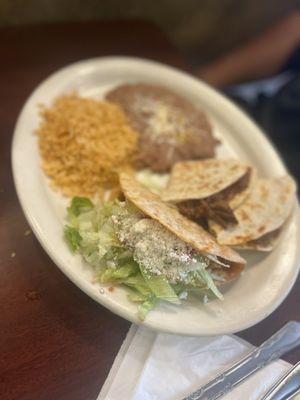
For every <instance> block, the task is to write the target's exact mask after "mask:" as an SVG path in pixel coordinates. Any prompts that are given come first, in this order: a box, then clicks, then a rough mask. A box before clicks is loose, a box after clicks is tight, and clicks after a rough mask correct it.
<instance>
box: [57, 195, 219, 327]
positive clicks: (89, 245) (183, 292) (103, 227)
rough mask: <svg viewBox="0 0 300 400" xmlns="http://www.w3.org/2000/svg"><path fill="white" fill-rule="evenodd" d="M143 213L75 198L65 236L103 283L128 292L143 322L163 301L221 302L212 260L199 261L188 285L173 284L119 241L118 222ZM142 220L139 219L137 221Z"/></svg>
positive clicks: (125, 206) (122, 205)
mask: <svg viewBox="0 0 300 400" xmlns="http://www.w3.org/2000/svg"><path fill="white" fill-rule="evenodd" d="M138 213H139V211H138V210H137V209H136V208H135V207H134V206H133V205H131V204H128V203H122V202H119V201H114V202H109V203H106V204H105V205H104V206H102V207H101V208H99V207H95V206H94V204H93V203H92V202H91V201H90V200H89V199H87V198H84V197H74V198H73V200H72V202H71V205H70V207H68V224H67V225H66V226H65V229H64V235H65V238H66V241H67V242H68V244H69V246H70V249H71V250H72V252H79V253H80V254H81V255H82V256H83V258H84V259H85V260H86V261H87V262H88V263H89V264H90V265H92V266H93V267H94V268H95V273H96V277H97V279H98V280H99V282H101V283H110V284H112V283H115V284H123V285H125V286H126V287H127V288H128V291H129V294H128V298H129V299H130V300H131V301H133V302H136V303H139V306H138V316H139V318H140V319H141V320H143V319H144V318H145V316H146V314H147V313H148V312H149V311H150V310H151V309H152V308H153V307H155V305H156V304H157V303H158V301H160V300H165V301H168V302H171V303H175V304H180V303H181V299H185V298H186V297H187V293H188V292H199V293H201V295H202V296H206V293H207V292H210V293H212V294H213V295H214V296H216V297H218V298H220V299H221V298H222V294H221V293H220V292H219V290H218V289H217V287H216V285H215V284H214V281H213V279H212V277H211V275H210V273H209V271H208V270H207V267H208V265H209V260H208V259H207V258H206V257H202V256H199V257H198V258H197V268H196V269H195V270H194V271H191V273H190V274H189V275H188V280H187V281H185V283H178V284H174V283H172V284H171V283H170V282H169V281H168V279H167V277H166V276H164V275H152V274H150V273H149V271H147V270H146V269H145V268H144V267H143V266H142V265H140V264H138V263H137V262H136V261H135V260H134V257H133V249H130V248H126V246H124V244H122V243H121V242H120V241H119V238H118V235H117V232H116V225H115V223H114V218H115V217H116V216H118V217H119V218H121V219H122V218H123V217H124V216H125V217H126V216H127V217H128V215H131V216H134V218H133V221H134V220H135V217H136V215H138ZM137 220H139V219H137Z"/></svg>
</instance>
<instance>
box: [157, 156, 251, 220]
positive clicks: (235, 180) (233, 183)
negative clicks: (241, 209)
mask: <svg viewBox="0 0 300 400" xmlns="http://www.w3.org/2000/svg"><path fill="white" fill-rule="evenodd" d="M253 176H254V171H253V169H252V168H251V167H249V166H248V165H246V164H244V163H241V162H240V161H238V160H234V159H224V160H222V159H209V160H203V161H186V162H180V163H177V164H176V165H175V166H174V167H173V169H172V173H171V177H170V180H169V183H168V185H167V188H166V189H165V190H164V191H163V193H162V199H163V200H164V201H168V202H172V203H174V204H176V205H177V207H178V209H179V211H180V212H181V213H182V214H183V215H185V216H186V217H188V218H190V219H192V220H194V221H195V222H201V220H202V219H203V218H204V219H208V218H209V219H212V220H214V221H216V222H217V223H218V224H220V225H221V226H223V227H226V226H227V225H229V224H236V223H237V219H236V217H235V214H234V212H233V211H234V209H235V208H237V207H238V206H239V205H240V204H241V203H242V202H243V201H244V200H245V199H246V197H247V196H248V195H249V192H250V190H251V184H252V182H253Z"/></svg>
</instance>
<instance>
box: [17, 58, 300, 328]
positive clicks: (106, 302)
mask: <svg viewBox="0 0 300 400" xmlns="http://www.w3.org/2000/svg"><path fill="white" fill-rule="evenodd" d="M111 62H113V63H116V62H117V63H120V62H123V63H124V62H125V63H133V64H134V63H138V64H140V65H142V64H144V65H147V67H151V68H152V67H155V68H157V67H159V68H160V69H164V70H165V71H166V72H169V71H172V72H173V73H175V74H176V75H177V76H178V77H180V78H181V79H182V78H183V79H185V80H186V81H187V82H188V81H189V82H190V84H193V85H194V84H196V85H197V86H198V87H199V88H201V87H202V88H204V89H205V90H206V91H208V92H210V94H211V95H213V96H215V97H216V98H217V100H218V101H219V102H220V103H221V104H223V105H225V106H226V108H227V109H229V110H230V111H231V112H233V113H235V114H238V115H239V116H240V117H241V118H243V120H244V121H245V122H247V123H248V126H251V125H252V129H254V131H255V141H256V140H257V139H258V142H259V144H258V145H260V146H263V147H265V148H267V150H268V153H269V154H271V155H272V158H273V159H276V162H277V165H276V168H277V169H278V170H281V171H282V172H284V173H287V172H288V171H287V168H286V166H285V164H284V163H283V161H282V158H281V156H280V154H279V153H278V151H277V150H276V149H275V147H274V146H273V144H272V143H271V141H269V140H268V138H267V137H266V136H265V134H264V133H263V131H262V130H261V129H260V128H259V126H258V125H257V124H256V123H255V122H254V121H253V119H252V118H251V117H249V116H248V115H246V114H245V113H244V111H243V110H242V109H241V108H240V107H238V106H237V105H236V104H234V103H233V102H231V101H230V100H229V99H228V98H227V97H226V96H224V95H223V94H221V93H219V92H218V91H217V90H216V89H214V88H212V87H211V86H210V85H208V84H206V83H205V82H202V81H200V80H199V79H197V78H195V77H193V76H191V75H189V74H187V73H186V72H183V71H181V70H179V69H177V68H174V67H173V66H169V65H166V64H163V63H160V62H157V61H153V60H148V59H145V58H139V57H123V56H107V57H95V58H90V59H86V60H80V61H77V62H75V63H72V64H69V65H67V66H64V67H63V68H61V69H59V70H57V71H55V72H54V73H52V74H50V75H49V76H48V77H46V78H45V79H44V80H43V81H42V82H40V83H39V84H38V85H37V86H36V87H35V89H34V90H33V91H32V92H31V93H30V94H29V96H28V97H27V99H26V101H25V103H24V104H23V106H22V108H21V111H20V113H19V115H18V118H17V121H16V124H15V128H14V133H13V139H12V144H11V164H12V172H13V180H14V185H15V188H16V192H17V197H18V199H19V202H20V205H21V208H22V210H23V212H24V214H25V217H26V219H27V221H28V223H29V225H30V227H31V229H32V230H33V232H34V234H35V236H36V238H37V239H38V241H39V243H40V245H41V246H42V248H43V249H44V250H45V252H46V253H47V255H48V256H49V257H50V259H51V260H52V261H53V262H54V264H55V265H56V266H57V267H58V268H59V269H60V270H61V271H62V272H63V273H64V274H65V275H66V276H67V277H68V278H69V279H70V280H71V281H72V282H73V283H74V284H75V285H76V286H77V287H78V288H79V289H80V290H82V291H83V292H84V293H86V294H87V295H88V296H89V297H91V298H92V299H93V300H95V301H96V302H97V303H99V304H101V305H102V306H104V307H106V308H108V309H109V310H110V311H112V312H113V313H115V314H117V315H119V316H121V317H123V318H125V319H127V320H129V321H131V322H133V323H135V324H138V325H142V326H146V327H148V328H150V329H154V330H157V331H162V332H166V333H175V334H184V335H187V336H215V335H221V334H231V333H236V332H239V331H242V330H245V329H247V328H249V327H251V326H253V325H256V324H257V323H259V322H261V321H262V320H264V319H265V318H266V317H268V316H269V315H270V314H271V313H273V312H274V311H275V310H276V309H277V308H278V307H279V305H280V304H281V303H282V302H283V301H284V300H285V298H286V297H287V296H288V294H289V292H290V291H291V289H292V287H293V286H294V283H295V281H296V279H297V277H298V274H299V269H300V262H299V263H297V266H296V265H295V267H294V268H293V270H294V273H293V275H292V279H291V280H290V281H289V285H287V287H286V290H285V291H284V293H282V294H281V296H278V298H277V301H276V302H273V303H272V307H269V309H268V310H267V312H266V313H264V314H263V315H262V316H258V317H257V318H256V319H253V320H251V321H250V322H249V323H248V324H243V325H242V326H239V327H238V328H236V329H229V330H226V329H220V330H216V329H215V330H214V332H209V331H208V332H206V333H201V332H200V333H199V332H197V331H195V330H193V329H186V328H181V327H179V329H177V330H176V331H174V329H168V327H166V326H165V325H164V324H160V323H155V324H153V323H151V322H149V321H148V320H147V318H146V319H145V321H143V322H141V321H139V320H138V318H137V316H136V315H133V314H132V313H131V312H130V311H129V312H128V311H126V309H125V308H124V309H122V308H121V307H120V306H119V305H117V304H115V303H113V302H112V301H111V300H110V299H109V298H107V297H106V296H97V295H96V294H95V293H94V292H93V291H92V290H91V289H90V285H87V284H85V283H86V282H84V281H83V280H82V279H81V278H79V279H77V278H76V273H74V274H72V273H70V271H69V270H67V269H66V268H65V266H64V265H63V263H61V262H60V260H59V259H58V256H57V255H56V254H55V252H53V251H52V250H51V248H50V246H48V245H47V241H45V240H44V237H43V235H42V233H41V231H40V229H39V224H38V221H36V220H35V219H34V218H33V216H32V213H31V211H30V209H28V207H27V206H26V196H24V194H23V190H22V189H21V188H20V186H19V181H18V170H17V166H16V157H17V153H16V151H15V148H16V141H17V138H18V132H19V130H20V129H21V128H20V125H21V122H22V117H23V116H24V114H25V112H26V109H27V107H28V106H29V105H30V103H31V100H32V99H33V98H34V97H35V96H36V94H37V93H39V91H40V90H41V89H42V88H43V87H45V86H47V85H49V84H51V82H52V81H55V80H56V79H57V78H58V77H59V76H61V75H63V74H66V73H70V72H71V73H72V70H76V69H77V68H82V67H87V68H88V67H89V66H90V68H92V69H93V68H95V66H93V64H95V63H101V64H103V63H111ZM249 124H250V125H249ZM296 209H297V210H296V211H295V213H296V215H299V206H298V201H297V206H296ZM295 218H296V217H295ZM298 225H299V224H298ZM298 231H299V230H298ZM298 253H299V250H298Z"/></svg>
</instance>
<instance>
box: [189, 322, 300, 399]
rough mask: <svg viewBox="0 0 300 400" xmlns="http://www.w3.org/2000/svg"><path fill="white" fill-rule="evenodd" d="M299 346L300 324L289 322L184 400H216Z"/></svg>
mask: <svg viewBox="0 0 300 400" xmlns="http://www.w3.org/2000/svg"><path fill="white" fill-rule="evenodd" d="M299 345H300V323H299V322H296V321H290V322H288V323H287V324H286V325H284V326H283V327H282V328H281V329H280V330H279V331H278V332H276V333H275V334H274V335H272V336H271V337H270V338H269V339H268V340H266V341H265V342H264V343H263V344H261V345H260V346H259V347H257V348H256V349H254V350H253V351H251V352H250V353H249V354H248V355H247V356H246V357H244V358H243V359H242V360H240V361H238V362H237V363H236V364H234V365H233V366H232V367H230V368H229V369H228V370H226V371H225V372H223V373H222V374H221V375H219V376H217V377H216V378H214V379H213V380H212V381H210V382H209V383H207V384H206V385H204V386H203V387H202V388H200V389H198V390H197V391H196V392H194V393H192V394H190V395H189V396H187V397H185V399H184V400H216V399H218V398H220V397H221V396H223V395H225V394H227V393H228V392H229V391H230V390H232V389H233V388H234V387H235V386H237V385H238V384H239V383H241V382H242V381H243V380H245V379H246V378H248V377H249V376H250V375H252V374H253V373H254V372H256V371H258V370H259V369H261V368H263V367H265V366H266V365H267V364H269V363H270V362H271V361H274V360H277V359H278V358H280V357H281V356H282V355H283V354H285V353H287V352H289V351H290V350H293V349H294V348H296V347H298V346H299Z"/></svg>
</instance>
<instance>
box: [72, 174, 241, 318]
mask: <svg viewBox="0 0 300 400" xmlns="http://www.w3.org/2000/svg"><path fill="white" fill-rule="evenodd" d="M120 185H121V189H122V191H123V193H124V196H125V201H117V200H116V201H114V202H110V203H105V204H104V206H102V207H97V206H95V205H94V204H93V203H92V202H91V201H90V200H89V199H85V198H74V199H73V200H72V203H71V206H70V207H69V209H68V215H69V217H68V225H67V226H66V227H65V237H66V238H67V241H68V243H69V245H70V247H71V248H72V249H73V251H76V252H79V253H81V254H82V256H83V257H84V259H85V260H86V261H87V262H88V263H89V264H91V265H92V266H93V267H94V269H95V271H96V277H97V279H98V280H99V281H100V282H102V283H109V284H110V285H111V284H123V285H125V286H126V287H127V288H129V290H130V291H131V292H130V294H129V298H130V299H131V300H132V301H135V302H137V303H139V307H138V316H139V318H140V319H144V318H145V315H146V314H147V312H148V311H150V310H151V309H152V308H153V307H154V306H155V305H156V303H157V302H158V301H159V300H165V301H168V302H171V303H175V304H179V303H180V302H181V300H183V299H185V298H186V297H187V296H188V293H189V292H196V293H198V294H200V296H202V298H203V300H204V301H205V299H207V296H213V297H217V298H220V299H222V297H223V296H222V294H221V293H220V291H219V289H218V287H217V286H219V285H220V284H222V283H226V282H229V281H231V280H233V279H235V278H237V277H238V276H239V274H240V273H241V272H242V270H243V269H244V266H245V260H244V259H243V258H241V257H240V256H239V255H238V254H237V253H236V252H235V251H234V250H232V249H230V248H228V247H225V246H220V245H219V244H217V242H216V241H215V239H214V238H213V237H212V236H211V235H210V234H208V233H207V232H205V231H204V230H203V229H202V228H200V227H199V226H198V225H197V224H195V223H193V222H191V221H189V220H188V219H186V218H185V217H183V216H182V215H181V214H180V213H179V212H178V211H177V210H176V209H175V208H173V207H172V206H169V205H167V204H165V203H163V202H162V201H161V199H160V198H159V197H158V196H157V195H155V194H153V193H151V192H150V191H149V190H148V189H146V188H144V187H143V186H142V185H141V184H140V183H138V182H137V181H136V179H135V178H134V176H133V175H132V174H131V173H122V174H121V175H120ZM204 296H205V298H204Z"/></svg>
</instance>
